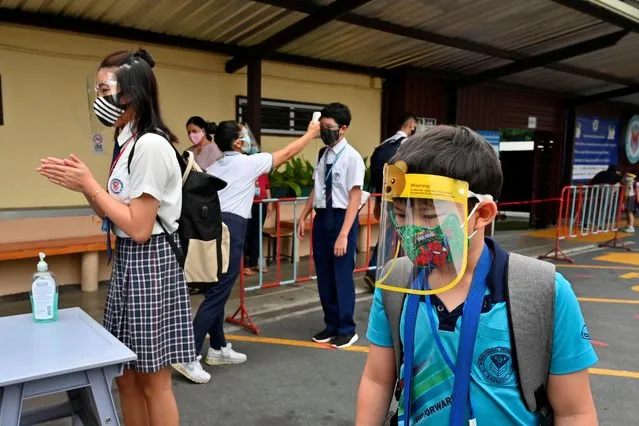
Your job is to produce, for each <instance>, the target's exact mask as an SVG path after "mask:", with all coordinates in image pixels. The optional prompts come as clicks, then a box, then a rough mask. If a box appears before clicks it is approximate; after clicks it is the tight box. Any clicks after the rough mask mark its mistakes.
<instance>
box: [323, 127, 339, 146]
mask: <svg viewBox="0 0 639 426" xmlns="http://www.w3.org/2000/svg"><path fill="white" fill-rule="evenodd" d="M320 136H321V137H322V142H324V145H331V144H333V143H335V142H336V141H337V140H338V139H339V130H333V129H323V130H320Z"/></svg>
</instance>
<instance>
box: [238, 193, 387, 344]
mask: <svg viewBox="0 0 639 426" xmlns="http://www.w3.org/2000/svg"><path fill="white" fill-rule="evenodd" d="M379 196H381V194H373V195H371V197H370V198H369V199H368V201H367V203H366V205H365V206H364V207H363V208H362V209H361V210H360V212H359V216H358V218H357V219H356V220H359V221H360V232H361V230H362V229H364V227H365V232H366V239H365V241H366V243H365V244H366V250H365V252H364V254H365V266H363V267H360V268H356V269H355V270H354V272H356V273H357V272H365V271H368V270H369V269H371V268H369V267H368V265H369V263H370V256H371V245H374V244H371V243H373V241H371V228H372V227H373V226H375V225H377V223H378V221H377V220H376V219H374V217H373V205H374V204H373V203H374V200H375V199H376V198H377V197H379ZM307 200H308V197H298V198H269V199H264V200H261V201H259V202H256V203H257V204H258V205H259V217H262V214H263V211H264V209H265V208H266V205H267V204H268V203H274V204H275V215H276V216H275V217H276V220H275V226H274V227H273V228H264V225H263V224H262V223H261V222H260V231H259V233H258V237H259V242H258V245H259V259H260V268H259V271H258V276H257V283H256V284H255V285H250V286H248V287H247V286H246V277H245V276H244V273H243V270H244V256H243V257H242V261H241V265H240V271H241V272H240V305H239V307H238V308H237V310H236V311H235V313H234V314H233V315H230V316H228V317H227V318H226V321H227V322H229V323H231V324H235V325H238V326H241V327H244V328H246V329H247V330H249V331H251V332H253V333H255V334H259V328H258V327H257V326H256V325H255V323H254V322H253V320H252V319H251V316H250V314H249V312H248V311H247V309H246V303H245V296H246V292H250V291H257V290H262V289H269V288H274V287H281V286H287V285H294V284H299V283H303V282H308V281H312V280H315V279H317V276H316V275H315V272H314V267H313V220H314V212H313V211H311V214H310V223H308V228H307V229H308V232H307V233H306V236H305V238H308V240H309V254H308V256H309V266H308V270H304V271H302V270H301V269H300V265H299V262H298V261H297V259H298V257H299V248H300V241H299V239H298V238H297V225H298V216H299V214H300V213H301V212H302V209H303V208H304V204H305V203H306V201H307ZM283 205H292V219H291V220H283V219H282V207H283ZM363 217H364V218H365V220H364V222H362V218H363ZM291 226H292V228H291ZM267 230H268V232H265V231H267ZM265 234H268V235H269V236H268V238H270V239H271V241H270V242H269V246H270V244H271V243H273V242H274V244H275V247H274V253H273V258H274V260H275V280H274V281H270V282H266V280H265V276H264V272H263V262H264V261H265V256H264V248H263V247H264V235H265ZM284 238H291V239H292V242H291V245H292V253H291V256H288V255H283V253H282V240H283V239H284ZM273 240H274V241H273ZM268 254H269V255H270V253H268ZM282 257H291V260H292V265H293V267H292V277H291V278H290V279H286V280H282ZM372 269H374V268H372Z"/></svg>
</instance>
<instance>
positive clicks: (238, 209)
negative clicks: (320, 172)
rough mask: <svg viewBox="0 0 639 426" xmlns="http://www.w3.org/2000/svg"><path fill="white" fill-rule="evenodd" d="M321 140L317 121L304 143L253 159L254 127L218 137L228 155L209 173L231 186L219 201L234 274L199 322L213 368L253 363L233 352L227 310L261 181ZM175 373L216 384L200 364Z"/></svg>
mask: <svg viewBox="0 0 639 426" xmlns="http://www.w3.org/2000/svg"><path fill="white" fill-rule="evenodd" d="M317 135H319V123H318V122H316V121H312V122H311V123H310V124H309V126H308V130H307V131H306V133H305V134H304V135H303V136H302V137H301V138H299V139H297V140H295V141H293V142H291V143H289V144H288V145H287V146H285V147H284V148H282V149H280V150H278V151H276V152H274V153H272V154H271V153H267V152H264V153H259V154H253V155H247V154H249V153H251V152H254V149H255V148H257V143H256V141H255V139H254V137H252V136H251V134H250V132H249V129H248V127H246V126H244V125H242V124H241V123H238V122H237V121H223V122H221V123H220V124H219V125H218V127H217V129H216V131H215V138H214V140H215V143H216V144H217V146H218V147H219V148H220V150H221V151H222V152H223V153H224V155H223V156H222V157H221V158H219V159H218V160H217V161H216V162H215V163H214V164H213V165H211V166H210V167H209V168H208V169H207V173H209V174H210V175H213V176H215V177H217V178H218V179H220V180H223V181H225V182H226V183H227V186H226V187H225V188H224V189H223V190H221V191H220V192H219V197H220V204H221V211H222V221H223V222H224V224H225V225H226V226H227V227H228V229H229V232H230V239H231V241H230V253H229V258H228V259H229V264H228V270H227V272H226V273H223V274H222V275H221V277H220V281H219V282H218V283H217V284H215V285H213V286H211V287H210V288H209V289H208V290H207V291H206V293H205V295H204V301H203V302H202V304H201V305H200V307H199V308H198V310H197V313H196V315H195V319H194V320H193V328H194V332H195V350H196V353H197V354H200V353H201V351H202V347H203V346H204V339H205V338H206V335H207V334H208V335H209V338H210V342H209V344H210V347H209V349H208V351H207V355H206V357H205V358H204V362H205V363H206V364H208V365H222V364H240V363H243V362H245V361H246V360H247V356H246V355H245V354H243V353H239V352H237V351H235V350H233V348H232V346H231V344H230V343H227V342H226V339H225V338H224V330H223V326H224V305H225V304H226V302H227V300H228V298H229V296H230V295H231V290H232V289H233V285H234V284H235V281H236V280H237V277H238V275H239V274H240V272H241V271H240V264H241V261H242V256H243V255H244V254H243V253H244V241H245V236H246V227H247V223H248V220H249V219H250V217H251V206H252V204H253V197H254V195H255V184H256V181H257V179H258V178H259V177H260V176H261V175H264V174H267V173H270V172H271V170H273V169H276V168H278V167H279V166H281V165H282V164H284V163H286V162H287V161H288V160H290V159H291V158H293V157H294V156H295V155H297V154H299V153H300V152H301V151H302V150H303V149H304V148H305V147H306V146H307V145H308V144H309V142H311V141H312V140H313V139H315V138H316V137H317ZM258 149H259V148H258ZM173 367H174V368H175V369H176V370H177V371H179V372H180V373H181V374H183V375H184V376H185V377H187V378H188V379H189V380H191V381H193V382H195V383H206V382H208V381H209V380H210V378H211V376H210V374H209V373H208V372H206V371H204V369H203V368H202V365H201V364H200V361H199V360H195V361H192V362H186V363H181V364H175V365H174V366H173Z"/></svg>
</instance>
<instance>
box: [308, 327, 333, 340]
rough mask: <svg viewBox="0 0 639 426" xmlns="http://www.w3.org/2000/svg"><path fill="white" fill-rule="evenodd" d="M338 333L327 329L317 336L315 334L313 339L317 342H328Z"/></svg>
mask: <svg viewBox="0 0 639 426" xmlns="http://www.w3.org/2000/svg"><path fill="white" fill-rule="evenodd" d="M335 336H336V334H335V333H332V332H330V331H328V330H326V329H324V330H322V331H320V332H319V333H317V334H316V335H315V336H313V341H314V342H316V343H328V342H330V341H331V340H333V339H334V338H335Z"/></svg>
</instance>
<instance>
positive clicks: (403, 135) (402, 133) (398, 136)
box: [381, 130, 408, 145]
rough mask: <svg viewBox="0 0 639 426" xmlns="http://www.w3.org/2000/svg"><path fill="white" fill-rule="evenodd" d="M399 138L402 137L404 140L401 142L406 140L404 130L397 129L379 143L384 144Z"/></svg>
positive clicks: (406, 136)
mask: <svg viewBox="0 0 639 426" xmlns="http://www.w3.org/2000/svg"><path fill="white" fill-rule="evenodd" d="M400 138H404V140H403V141H402V144H403V143H404V142H406V139H407V138H408V135H407V134H406V132H404V131H402V130H399V131H397V133H395V134H394V135H393V136H391V137H390V138H388V139H386V140H385V141H383V142H382V143H381V145H384V144H385V143H389V142H395V141H396V140H397V139H400Z"/></svg>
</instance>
